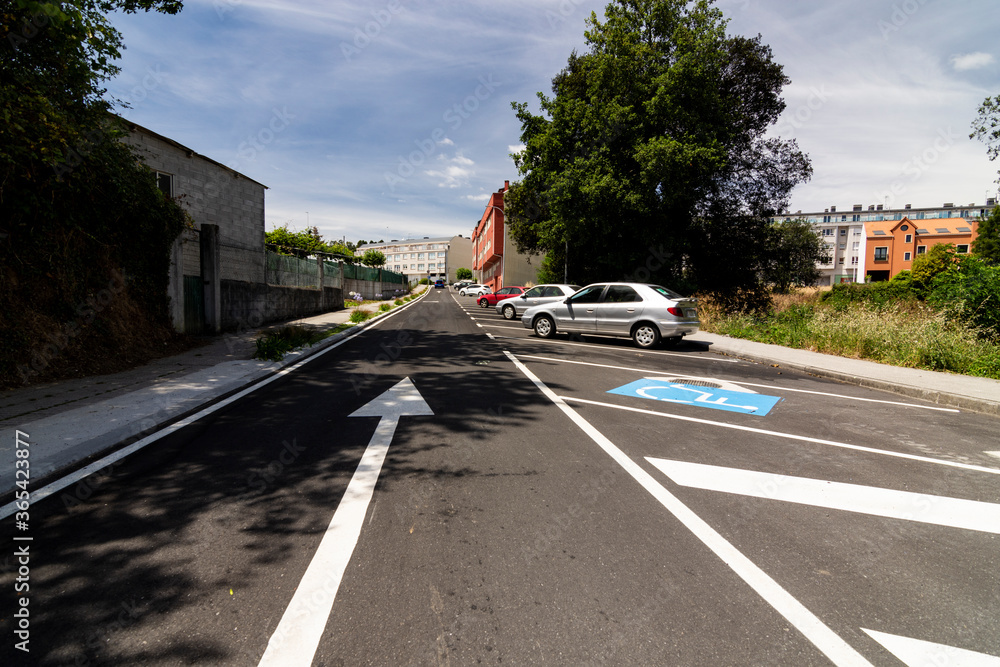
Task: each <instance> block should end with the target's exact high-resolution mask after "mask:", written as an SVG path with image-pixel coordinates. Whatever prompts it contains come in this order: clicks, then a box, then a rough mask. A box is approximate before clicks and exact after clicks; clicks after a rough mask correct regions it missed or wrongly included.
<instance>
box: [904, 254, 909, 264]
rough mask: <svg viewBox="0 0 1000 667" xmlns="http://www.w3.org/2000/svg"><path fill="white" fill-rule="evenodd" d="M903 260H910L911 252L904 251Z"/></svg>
mask: <svg viewBox="0 0 1000 667" xmlns="http://www.w3.org/2000/svg"><path fill="white" fill-rule="evenodd" d="M903 261H904V262H909V261H910V253H908V252H904V253H903Z"/></svg>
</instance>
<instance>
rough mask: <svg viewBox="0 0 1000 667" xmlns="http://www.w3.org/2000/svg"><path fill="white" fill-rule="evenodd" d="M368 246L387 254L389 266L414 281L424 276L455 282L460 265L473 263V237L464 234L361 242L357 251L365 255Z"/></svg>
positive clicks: (464, 265)
mask: <svg viewBox="0 0 1000 667" xmlns="http://www.w3.org/2000/svg"><path fill="white" fill-rule="evenodd" d="M367 250H378V251H379V252H381V253H382V254H383V255H385V268H386V269H388V270H390V271H395V272H397V273H403V274H406V277H407V278H408V279H409V281H410V282H411V283H415V282H419V281H420V280H422V279H424V278H428V279H430V280H431V281H432V282H433V281H435V280H438V279H439V278H440V279H441V280H444V281H445V282H448V283H453V282H455V281H456V280H458V278H457V277H456V275H455V274H456V272H457V271H458V269H460V268H469V267H470V266H472V239H468V238H465V237H464V236H462V235H461V234H459V235H458V236H443V237H436V238H429V237H426V236H425V237H424V238H422V239H403V240H402V241H396V240H392V241H389V242H388V243H366V244H364V245H362V246H358V248H357V250H355V255H357V256H358V257H361V256H362V255H364V254H365V251H367Z"/></svg>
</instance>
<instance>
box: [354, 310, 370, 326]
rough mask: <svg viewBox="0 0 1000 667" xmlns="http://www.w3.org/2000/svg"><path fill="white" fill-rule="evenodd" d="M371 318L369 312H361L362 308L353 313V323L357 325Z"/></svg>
mask: <svg viewBox="0 0 1000 667" xmlns="http://www.w3.org/2000/svg"><path fill="white" fill-rule="evenodd" d="M371 316H372V314H371V313H369V312H368V311H367V310H361V309H360V308H355V309H354V310H352V311H351V321H352V322H354V323H355V324H361V323H362V322H364V321H365V320H367V319H368V318H369V317H371Z"/></svg>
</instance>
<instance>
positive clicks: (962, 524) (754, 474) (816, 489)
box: [645, 456, 1000, 534]
mask: <svg viewBox="0 0 1000 667" xmlns="http://www.w3.org/2000/svg"><path fill="white" fill-rule="evenodd" d="M645 458H646V461H648V462H649V463H650V465H652V466H655V467H656V468H657V469H658V470H659V471H660V472H662V473H663V474H664V475H666V476H667V477H669V478H670V481H672V482H673V483H674V484H677V485H679V486H684V487H688V488H692V489H702V490H704V491H717V492H720V493H730V494H734V495H739V496H746V497H751V498H762V499H764V500H778V501H781V502H786V503H795V504H799V505H809V506H812V507H825V508H827V509H832V510H839V511H842V512H854V513H857V514H868V515H871V516H881V517H886V518H889V519H901V520H903V521H917V522H919V523H927V524H933V525H936V526H944V527H947V528H962V529H965V530H977V531H981V532H984V533H994V534H1000V505H997V504H995V503H987V502H982V501H978V500H966V499H963V498H949V497H947V496H932V495H928V494H925V493H914V492H912V491H897V490H895V489H886V488H881V487H877V486H864V485H862V484H847V483H844V482H833V481H828V480H824V479H815V478H811V477H794V476H791V475H781V474H777V473H768V472H759V471H756V470H744V469H742V468H725V467H722V466H715V465H707V464H704V463H691V462H688V461H675V460H671V459H662V458H658V457H653V456H647V457H645Z"/></svg>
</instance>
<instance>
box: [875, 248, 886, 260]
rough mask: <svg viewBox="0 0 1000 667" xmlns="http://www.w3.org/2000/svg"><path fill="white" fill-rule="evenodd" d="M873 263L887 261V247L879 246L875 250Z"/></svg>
mask: <svg viewBox="0 0 1000 667" xmlns="http://www.w3.org/2000/svg"><path fill="white" fill-rule="evenodd" d="M875 261H876V262H887V261H889V246H880V247H877V248H875Z"/></svg>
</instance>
